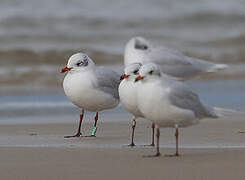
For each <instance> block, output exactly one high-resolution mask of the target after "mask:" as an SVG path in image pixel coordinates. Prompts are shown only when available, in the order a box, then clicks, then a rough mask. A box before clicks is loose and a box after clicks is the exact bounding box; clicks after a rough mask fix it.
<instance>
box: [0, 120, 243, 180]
mask: <svg viewBox="0 0 245 180" xmlns="http://www.w3.org/2000/svg"><path fill="white" fill-rule="evenodd" d="M118 118H119V119H120V118H122V117H121V116H119V117H118ZM76 125H77V124H69V123H63V124H59V123H53V124H21V125H0V152H1V153H0V178H1V179H11V180H14V179H18V180H19V179H25V180H28V179H35V180H39V179H52V180H55V179H59V180H62V179H93V180H94V179H119V180H120V179H141V180H143V179H188V180H191V179H222V180H224V179H244V178H245V172H244V164H245V141H244V139H245V134H240V133H238V132H237V131H238V130H239V129H245V122H244V118H243V117H242V116H233V117H232V118H221V119H218V120H204V121H203V122H201V123H200V124H199V125H197V126H194V127H190V128H186V129H181V130H180V148H181V149H180V153H181V156H180V157H165V156H164V154H171V153H173V152H174V133H173V130H172V129H162V130H161V143H160V144H161V149H160V151H161V153H162V156H161V157H159V158H144V157H142V156H143V155H148V154H153V153H154V152H155V149H153V148H150V147H143V146H137V147H134V148H129V147H127V146H125V145H126V144H128V143H129V140H130V136H129V132H130V128H129V123H126V122H118V123H117V122H114V123H113V122H104V123H102V122H100V123H99V125H98V126H99V129H98V132H97V137H96V138H84V137H81V138H73V139H64V138H63V136H64V135H69V134H72V133H74V132H75V131H76V128H77V127H76ZM91 126H92V123H85V124H84V126H83V133H84V135H87V134H89V133H90V130H91ZM150 127H151V125H150V124H149V123H148V122H146V121H140V120H139V121H138V124H137V128H136V144H138V145H142V144H147V143H150V138H151V137H150V134H151V128H150Z"/></svg>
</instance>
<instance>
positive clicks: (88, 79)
mask: <svg viewBox="0 0 245 180" xmlns="http://www.w3.org/2000/svg"><path fill="white" fill-rule="evenodd" d="M60 72H61V73H64V72H68V73H67V74H66V76H65V78H64V81H63V88H64V92H65V94H66V96H67V97H68V99H70V100H71V102H72V103H73V104H74V105H76V106H78V107H79V108H80V109H81V114H80V122H79V127H78V131H77V133H76V134H75V135H73V136H65V137H66V138H70V137H80V136H81V135H82V134H81V124H82V120H83V116H84V111H85V110H87V111H92V112H96V115H95V118H94V126H93V130H92V133H91V136H95V134H96V130H97V121H98V112H99V111H102V110H106V109H112V108H114V107H116V106H117V105H118V104H119V95H118V86H119V83H120V75H119V74H118V73H116V72H115V71H113V70H111V69H109V68H105V67H97V66H96V65H95V63H94V62H93V60H92V59H90V58H89V56H88V55H86V54H84V53H76V54H74V55H72V56H71V57H70V58H69V60H68V63H67V66H66V67H64V68H63V69H62V70H61V71H60Z"/></svg>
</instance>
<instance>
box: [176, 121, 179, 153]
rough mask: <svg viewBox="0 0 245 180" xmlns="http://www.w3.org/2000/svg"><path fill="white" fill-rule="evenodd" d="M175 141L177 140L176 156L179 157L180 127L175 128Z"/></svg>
mask: <svg viewBox="0 0 245 180" xmlns="http://www.w3.org/2000/svg"><path fill="white" fill-rule="evenodd" d="M175 139H176V152H175V156H179V128H178V125H176V126H175Z"/></svg>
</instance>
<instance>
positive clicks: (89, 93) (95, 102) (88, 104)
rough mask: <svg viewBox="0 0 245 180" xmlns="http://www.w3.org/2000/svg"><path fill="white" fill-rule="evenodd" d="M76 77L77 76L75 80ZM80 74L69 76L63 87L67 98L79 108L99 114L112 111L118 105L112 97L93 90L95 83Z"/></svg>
mask: <svg viewBox="0 0 245 180" xmlns="http://www.w3.org/2000/svg"><path fill="white" fill-rule="evenodd" d="M74 76H76V77H75V78H74ZM77 76H79V75H78V74H67V76H66V77H65V79H64V82H63V87H64V91H65V94H66V96H67V97H68V98H69V99H70V100H71V101H72V103H73V104H75V105H77V106H78V107H80V108H82V109H85V110H88V111H93V112H98V111H101V110H104V109H111V108H114V107H116V106H117V105H118V103H119V101H118V100H117V99H115V98H114V97H113V96H112V95H110V94H107V93H104V92H103V91H100V90H99V89H95V88H93V82H92V81H91V80H90V79H88V78H87V77H88V76H86V78H85V76H82V75H80V76H79V77H77Z"/></svg>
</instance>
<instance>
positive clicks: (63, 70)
mask: <svg viewBox="0 0 245 180" xmlns="http://www.w3.org/2000/svg"><path fill="white" fill-rule="evenodd" d="M71 69H72V68H68V67H63V68H62V69H61V70H60V73H64V72H66V71H70V70H71Z"/></svg>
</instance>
